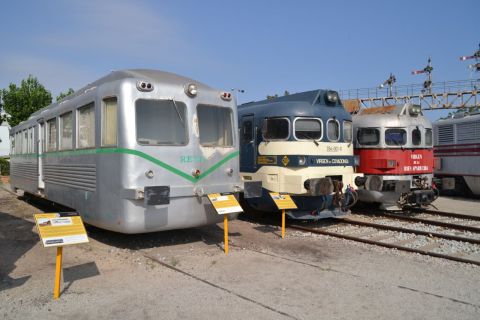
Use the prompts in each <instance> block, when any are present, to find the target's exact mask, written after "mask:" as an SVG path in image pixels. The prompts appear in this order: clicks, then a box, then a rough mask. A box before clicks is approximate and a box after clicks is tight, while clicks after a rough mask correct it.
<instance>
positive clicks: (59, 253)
mask: <svg viewBox="0 0 480 320" xmlns="http://www.w3.org/2000/svg"><path fill="white" fill-rule="evenodd" d="M62 253H63V247H57V264H56V267H55V288H54V289H53V299H58V297H60V280H61V278H62Z"/></svg>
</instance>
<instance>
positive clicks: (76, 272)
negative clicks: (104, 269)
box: [61, 262, 100, 294]
mask: <svg viewBox="0 0 480 320" xmlns="http://www.w3.org/2000/svg"><path fill="white" fill-rule="evenodd" d="M99 275H100V271H99V270H98V267H97V265H96V264H95V262H88V263H84V264H80V265H78V266H73V267H68V268H63V282H64V283H68V284H67V285H66V286H65V288H63V290H62V292H61V294H64V293H65V292H66V291H67V290H68V289H69V288H70V286H71V285H72V284H73V283H74V282H75V281H77V280H82V279H86V278H91V277H96V276H99Z"/></svg>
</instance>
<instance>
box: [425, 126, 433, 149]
mask: <svg viewBox="0 0 480 320" xmlns="http://www.w3.org/2000/svg"><path fill="white" fill-rule="evenodd" d="M432 137H433V136H432V129H425V145H426V146H431V145H432V144H433V138H432Z"/></svg>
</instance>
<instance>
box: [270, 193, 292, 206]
mask: <svg viewBox="0 0 480 320" xmlns="http://www.w3.org/2000/svg"><path fill="white" fill-rule="evenodd" d="M270 197H272V200H273V202H275V204H276V206H277V208H278V209H280V210H282V209H297V205H296V204H295V202H293V200H292V198H291V197H290V196H289V195H288V194H279V193H276V192H270Z"/></svg>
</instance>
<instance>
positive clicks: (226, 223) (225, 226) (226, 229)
mask: <svg viewBox="0 0 480 320" xmlns="http://www.w3.org/2000/svg"><path fill="white" fill-rule="evenodd" d="M223 233H224V238H225V239H224V243H225V254H228V215H226V214H224V215H223Z"/></svg>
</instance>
